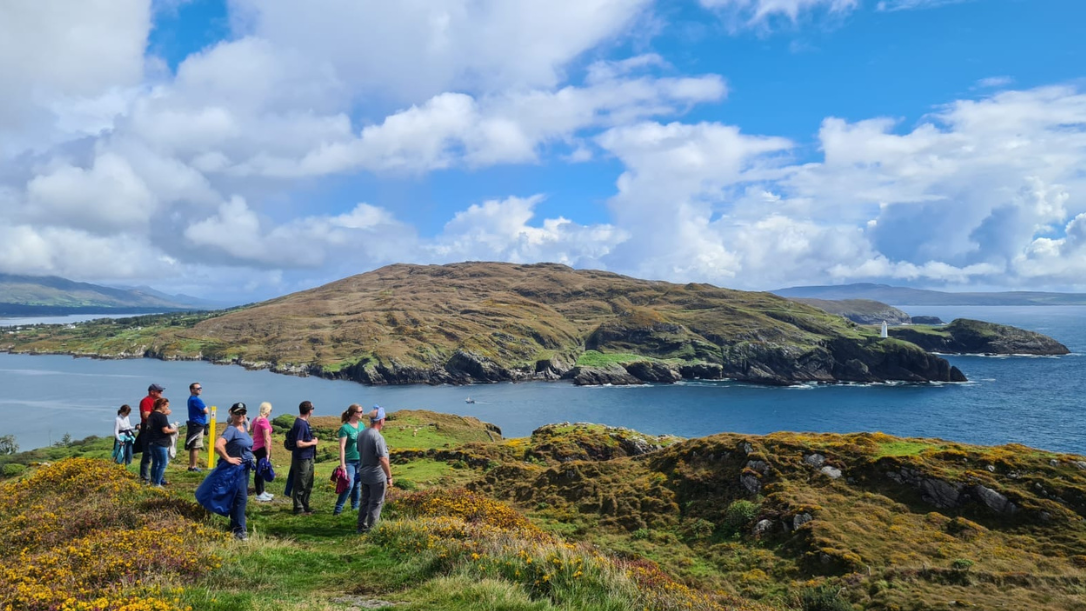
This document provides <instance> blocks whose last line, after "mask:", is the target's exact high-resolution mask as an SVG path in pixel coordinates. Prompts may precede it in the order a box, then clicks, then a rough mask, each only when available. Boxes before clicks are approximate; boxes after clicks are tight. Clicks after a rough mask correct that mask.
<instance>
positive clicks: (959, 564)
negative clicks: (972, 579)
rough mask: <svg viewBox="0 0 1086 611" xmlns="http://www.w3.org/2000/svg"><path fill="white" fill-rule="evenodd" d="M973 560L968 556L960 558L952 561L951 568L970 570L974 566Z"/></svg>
mask: <svg viewBox="0 0 1086 611" xmlns="http://www.w3.org/2000/svg"><path fill="white" fill-rule="evenodd" d="M973 564H974V563H973V561H972V560H969V559H968V558H958V559H957V560H955V561H954V562H951V563H950V568H952V569H954V570H956V571H968V570H969V569H970V568H972V567H973Z"/></svg>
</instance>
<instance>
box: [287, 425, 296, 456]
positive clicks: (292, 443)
mask: <svg viewBox="0 0 1086 611" xmlns="http://www.w3.org/2000/svg"><path fill="white" fill-rule="evenodd" d="M283 447H284V448H286V449H287V450H289V451H291V452H293V451H294V450H297V449H298V443H297V440H295V439H294V429H293V428H292V429H290V430H289V431H287V435H286V437H283Z"/></svg>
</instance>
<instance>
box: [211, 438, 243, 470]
mask: <svg viewBox="0 0 1086 611" xmlns="http://www.w3.org/2000/svg"><path fill="white" fill-rule="evenodd" d="M227 430H229V429H227ZM215 453H216V454H218V455H219V456H220V457H222V459H223V460H225V461H226V462H228V463H230V464H232V465H240V464H241V458H240V457H237V456H230V455H229V454H227V453H226V434H225V433H224V434H223V435H222V436H221V437H219V438H218V439H216V440H215Z"/></svg>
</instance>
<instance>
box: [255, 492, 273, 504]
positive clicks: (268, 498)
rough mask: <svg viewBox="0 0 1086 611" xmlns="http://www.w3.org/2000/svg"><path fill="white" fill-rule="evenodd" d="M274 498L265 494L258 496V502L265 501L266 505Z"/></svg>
mask: <svg viewBox="0 0 1086 611" xmlns="http://www.w3.org/2000/svg"><path fill="white" fill-rule="evenodd" d="M272 498H273V497H272V495H270V494H268V493H267V492H265V493H264V494H258V495H256V500H258V501H263V502H265V503H267V502H268V501H270V500H272Z"/></svg>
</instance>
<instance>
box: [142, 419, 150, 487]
mask: <svg viewBox="0 0 1086 611" xmlns="http://www.w3.org/2000/svg"><path fill="white" fill-rule="evenodd" d="M140 445H141V447H142V451H143V453H142V454H141V455H140V479H141V480H143V481H145V482H146V481H150V479H151V454H152V452H153V451H152V450H151V444H149V443H147V431H143V434H142V435H140Z"/></svg>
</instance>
